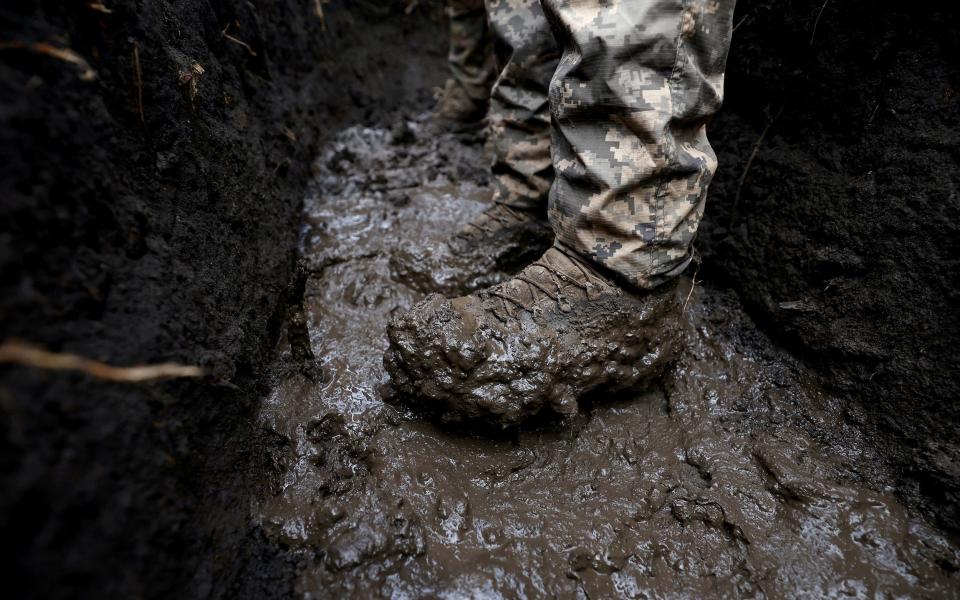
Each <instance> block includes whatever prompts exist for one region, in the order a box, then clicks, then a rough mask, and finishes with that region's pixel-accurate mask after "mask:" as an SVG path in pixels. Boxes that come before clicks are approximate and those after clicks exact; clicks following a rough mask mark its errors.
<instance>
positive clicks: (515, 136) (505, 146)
mask: <svg viewBox="0 0 960 600" xmlns="http://www.w3.org/2000/svg"><path fill="white" fill-rule="evenodd" d="M487 14H488V15H489V18H490V28H491V31H492V33H493V37H494V50H495V53H496V56H497V63H498V65H499V66H500V68H501V72H500V76H499V77H498V79H497V82H496V84H495V85H494V87H493V92H492V94H491V97H490V112H489V115H488V117H489V121H490V136H491V142H492V146H493V153H494V159H493V167H492V171H493V176H494V190H495V191H494V200H495V201H497V202H500V203H502V204H506V205H508V206H512V207H514V208H520V209H527V210H543V211H546V205H547V196H548V193H549V191H550V184H551V182H552V181H553V163H552V161H551V158H550V100H549V85H550V78H551V77H553V74H554V72H555V71H556V68H557V63H558V61H559V60H560V49H559V47H558V46H557V43H556V40H555V39H554V37H553V32H552V31H551V29H550V24H549V23H548V22H547V19H546V17H545V16H544V14H543V9H542V8H541V6H540V2H539V0H487Z"/></svg>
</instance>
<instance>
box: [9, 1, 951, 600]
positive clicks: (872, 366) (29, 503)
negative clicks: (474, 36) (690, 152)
mask: <svg viewBox="0 0 960 600" xmlns="http://www.w3.org/2000/svg"><path fill="white" fill-rule="evenodd" d="M958 10H960V4H957V3H942V5H937V6H920V5H916V4H911V3H902V2H892V1H888V2H877V1H875V0H848V1H847V2H843V3H839V2H829V3H828V2H824V1H823V0H740V1H739V2H738V5H737V15H736V22H737V30H736V33H735V35H734V45H733V49H732V52H731V60H730V62H729V64H728V67H729V70H728V78H727V88H728V90H727V91H728V94H727V100H726V103H725V107H724V109H723V111H722V112H721V114H720V115H719V116H718V118H717V120H716V121H715V122H714V123H713V124H712V125H711V130H710V135H711V138H712V140H713V141H714V145H715V148H716V149H717V154H718V158H719V161H720V165H721V167H720V171H719V172H718V174H717V177H716V179H715V180H714V182H713V184H712V188H711V197H710V201H709V202H710V204H709V208H708V211H707V215H706V219H705V221H704V223H703V227H702V229H701V232H700V240H699V243H700V245H701V251H702V252H703V255H704V258H705V260H704V264H703V268H702V270H701V272H700V273H699V275H698V278H699V279H703V280H704V281H703V282H701V283H700V284H698V285H697V286H696V287H695V289H694V292H693V294H692V295H691V296H690V300H689V302H688V304H687V309H686V312H685V333H684V335H685V340H686V351H685V353H684V354H683V355H682V356H681V358H680V359H679V361H678V362H677V363H676V365H675V366H674V367H673V368H672V369H671V370H670V372H669V373H668V374H667V376H666V377H665V378H664V380H663V381H662V383H661V384H660V385H658V386H657V387H656V388H654V389H651V390H648V391H647V392H646V393H644V394H639V395H636V396H635V397H620V398H594V399H592V401H591V402H588V403H585V404H584V406H583V411H582V413H581V414H580V415H579V416H578V417H577V418H575V419H573V420H572V421H570V422H568V423H562V424H554V425H551V426H541V427H539V428H530V429H526V430H521V431H518V432H515V433H512V434H510V435H501V436H494V437H491V436H483V435H479V434H476V435H471V434H470V432H465V431H460V432H454V431H450V430H447V429H444V428H441V427H438V426H436V425H435V424H434V423H432V422H431V421H429V420H424V419H421V418H419V417H418V416H417V415H416V414H414V413H412V412H408V411H407V410H406V409H403V408H397V407H393V406H387V405H385V404H384V403H383V402H382V401H381V396H380V392H379V388H380V386H381V384H382V383H383V382H384V377H385V375H384V372H383V369H382V366H381V355H382V351H383V349H384V344H385V340H384V325H385V322H386V319H387V318H388V316H389V315H390V314H391V312H392V311H394V310H397V309H402V308H404V307H407V306H409V305H410V304H411V303H413V302H415V301H416V299H417V297H416V295H415V294H414V293H413V292H411V291H410V290H409V289H407V288H406V287H405V286H404V285H403V282H395V281H393V280H392V279H391V277H390V274H389V272H388V270H387V268H386V262H387V255H388V254H389V253H390V251H391V249H392V248H393V247H394V245H395V244H396V243H397V242H398V240H401V239H411V238H413V239H419V238H423V237H426V236H430V235H435V234H442V233H444V232H448V231H451V230H452V229H453V228H455V227H456V226H457V225H458V224H459V223H461V222H462V221H463V220H464V219H465V218H467V217H468V216H469V215H470V214H472V213H473V212H475V211H479V210H481V209H482V208H483V206H484V204H483V202H484V201H485V199H486V190H485V188H484V184H485V182H486V179H487V173H486V158H485V156H484V148H483V140H482V138H478V137H476V136H469V135H466V136H464V135H461V136H455V135H433V134H430V133H428V132H426V130H425V127H426V123H427V116H426V112H425V111H427V110H428V109H429V107H430V92H431V87H432V86H435V85H439V84H441V83H442V82H443V79H444V77H445V76H446V72H445V66H444V56H443V54H444V52H445V46H446V34H445V33H444V27H445V23H444V19H443V2H441V1H440V0H419V1H418V0H403V2H399V1H398V2H386V1H384V0H330V1H329V2H327V1H326V0H324V1H323V2H313V1H312V0H308V1H304V0H276V1H273V2H261V3H257V2H248V1H246V0H211V1H209V2H207V1H199V0H156V1H154V2H146V3H144V2H138V1H135V0H109V1H106V2H74V3H63V2H51V1H42V2H25V1H22V0H14V1H11V2H8V3H5V4H4V5H3V6H2V7H0V30H2V35H0V38H2V39H0V139H2V140H3V143H2V144H0V156H2V157H3V159H2V160H0V292H2V293H0V339H2V340H8V339H14V338H20V339H24V340H27V341H29V342H32V343H35V344H38V345H41V346H44V347H46V348H48V349H49V350H51V351H54V352H64V353H70V354H78V355H81V356H85V357H89V358H93V359H97V360H102V361H104V362H107V363H110V364H115V365H134V364H141V363H143V364H150V363H163V362H168V361H174V362H179V363H183V364H189V365H198V366H201V367H203V368H204V369H205V370H206V371H207V373H208V377H207V378H205V379H203V380H196V381H171V382H157V383H152V384H143V385H135V386H131V385H120V384H115V383H111V382H105V381H100V380H98V379H96V378H90V377H86V376H84V375H81V374H76V373H51V372H46V371H43V370H39V369H31V368H27V367H22V366H16V365H6V364H5V365H2V366H0V488H2V489H3V494H0V531H2V532H3V541H4V550H5V552H4V554H5V556H7V557H9V559H8V560H4V561H0V572H2V573H3V575H5V579H7V580H8V581H10V582H12V584H11V586H10V587H11V589H12V590H13V591H12V592H11V594H12V595H13V596H16V597H23V598H76V597H135V598H141V597H142V598H169V597H183V598H224V597H226V598H277V597H290V596H295V597H307V598H323V597H334V598H336V597H355V598H367V597H396V598H404V597H441V598H462V597H475V598H496V597H508V598H513V597H524V596H526V597H564V598H565V597H594V598H596V597H619V598H632V597H638V598H642V597H646V598H650V597H683V598H702V597H768V598H780V597H784V598H793V597H844V596H851V597H863V598H870V597H911V598H913V597H919V598H941V597H945V598H952V597H958V591H957V590H960V582H958V578H960V558H958V550H957V548H958V545H957V534H958V532H960V512H958V510H960V471H958V465H960V443H958V437H957V435H956V425H957V422H958V420H960V403H958V402H956V401H955V397H956V389H957V374H958V373H960V350H958V349H960V323H958V318H960V317H958V316H960V312H958V311H956V310H955V304H956V302H957V298H960V295H958V290H960V278H958V275H957V274H958V273H960V271H958V269H957V268H956V263H957V258H956V257H957V256H960V246H958V240H960V235H958V231H957V228H958V226H960V194H958V192H957V190H960V168H958V163H960V155H958V153H957V150H956V149H957V148H960V93H958V92H957V90H960V63H958V61H957V60H956V56H958V55H960V36H956V35H955V31H954V29H955V23H956V22H957V16H958V15H957V11H958ZM321 15H322V16H321ZM226 33H229V35H230V37H226V36H225V35H224V34H226ZM814 33H815V35H814ZM231 38H233V39H231ZM237 41H240V42H243V43H242V44H240V43H237ZM43 48H47V49H48V50H47V51H40V49H43ZM49 48H54V49H59V50H60V51H61V52H60V53H56V52H54V53H50V52H49ZM66 51H68V52H67V53H66V54H64V52H66ZM74 55H76V56H79V57H81V58H83V59H84V60H85V61H86V63H87V64H88V65H89V67H90V69H92V70H93V71H95V74H96V77H94V78H91V77H90V76H89V73H88V72H86V69H78V68H77V65H76V64H74V63H72V62H70V61H65V60H61V59H60V58H58V56H59V57H63V56H71V57H72V56H74ZM195 65H199V66H202V68H203V73H202V74H200V73H199V71H198V70H197V69H196V68H195ZM191 73H192V74H191ZM184 77H186V79H184ZM194 84H195V85H194ZM314 158H316V161H315V162H314V163H313V164H314V167H313V169H312V171H311V169H310V168H309V167H310V164H311V162H312V161H313V159H314ZM308 180H309V181H310V184H309V189H308V193H307V195H306V198H304V194H303V189H304V185H305V183H306V182H307V181H308ZM301 201H302V211H301ZM301 212H302V214H300V213H301ZM298 234H299V238H298ZM298 239H299V244H298V242H297V241H298ZM294 254H299V255H300V259H301V262H302V264H303V272H304V274H305V280H304V282H303V283H304V286H303V292H302V293H300V290H299V286H296V285H295V286H290V285H289V282H290V280H291V279H293V277H292V276H291V275H292V272H293V261H292V260H291V259H292V257H293V255H294ZM301 297H302V300H303V306H302V311H301V310H300V309H299V307H296V306H295V310H293V311H292V312H291V314H290V315H289V316H290V317H291V318H289V319H287V323H288V324H289V325H290V326H292V329H291V330H289V331H287V330H286V329H284V327H283V323H284V318H283V316H284V308H285V304H286V302H285V300H287V299H289V298H292V299H293V300H294V304H295V305H296V304H297V303H298V301H299V300H300V298H301ZM301 316H302V317H303V319H302V320H300V317H301ZM304 334H306V340H305V336H304ZM278 336H279V338H280V339H279V342H278V341H277V338H278ZM305 342H306V343H308V344H309V345H310V346H311V347H312V351H313V354H314V356H315V357H316V360H315V363H310V362H306V363H305V362H304V361H303V360H301V358H300V357H301V356H302V354H303V351H304V348H305ZM18 588H19V589H18Z"/></svg>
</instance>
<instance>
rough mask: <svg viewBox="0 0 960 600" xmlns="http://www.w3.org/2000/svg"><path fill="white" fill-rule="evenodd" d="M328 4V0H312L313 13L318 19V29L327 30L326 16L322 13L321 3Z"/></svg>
mask: <svg viewBox="0 0 960 600" xmlns="http://www.w3.org/2000/svg"><path fill="white" fill-rule="evenodd" d="M324 4H330V0H313V14H315V15H317V18H318V19H320V29H322V30H324V31H326V30H327V18H326V17H325V16H324V14H323V5H324Z"/></svg>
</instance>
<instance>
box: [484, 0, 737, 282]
mask: <svg viewBox="0 0 960 600" xmlns="http://www.w3.org/2000/svg"><path fill="white" fill-rule="evenodd" d="M734 5H735V2H734V1H733V0H542V1H538V0H488V1H487V10H488V12H489V14H490V21H491V28H492V30H493V33H494V36H495V42H494V43H495V47H496V48H497V54H498V58H501V59H502V58H503V57H505V58H506V59H507V62H506V63H505V66H504V70H503V72H502V74H501V76H500V78H499V79H498V81H497V84H496V86H495V88H494V91H493V96H492V103H491V121H492V123H493V130H492V133H493V135H494V136H495V139H494V146H495V148H496V159H495V163H494V175H495V176H496V184H497V185H496V186H497V199H498V200H500V201H501V202H504V203H507V204H511V205H520V206H530V205H532V204H535V203H536V202H537V201H539V200H540V199H541V198H542V194H544V193H545V191H546V189H547V188H548V187H549V186H550V181H551V180H552V179H553V178H554V173H555V174H556V175H555V177H556V179H555V181H554V182H553V185H552V188H551V189H550V204H549V213H550V219H551V222H552V224H553V228H554V232H555V233H556V235H557V239H558V241H559V242H560V243H562V244H564V245H566V246H567V247H569V248H571V249H573V250H575V251H576V252H578V253H580V254H581V255H583V256H586V257H589V258H591V259H592V260H594V261H596V262H598V263H600V264H602V265H604V266H605V267H607V268H608V269H610V270H611V271H613V272H615V273H617V274H619V275H620V276H622V277H623V278H625V279H626V280H627V281H628V282H630V283H631V284H633V285H635V286H638V287H642V288H650V287H654V286H656V285H658V284H660V283H662V282H663V281H666V280H668V279H670V278H672V277H673V276H675V275H677V274H679V273H680V272H681V271H682V270H683V269H684V268H685V267H686V266H687V264H689V262H690V260H691V252H692V250H691V246H692V243H693V240H694V237H695V236H696V232H697V228H698V226H699V223H700V219H701V217H702V215H703V209H704V202H705V199H706V193H707V187H708V186H709V184H710V180H711V178H712V177H713V174H714V172H715V171H716V168H717V161H716V156H715V154H714V153H713V150H712V149H711V147H710V144H709V142H708V141H707V136H706V123H707V121H708V120H709V118H710V117H711V116H712V115H713V114H714V113H716V111H717V110H718V109H719V108H720V104H721V100H722V97H723V71H724V66H725V63H726V57H727V51H728V48H729V45H730V35H731V21H732V17H733V9H734ZM551 28H552V30H551ZM558 43H559V46H560V47H561V48H562V49H563V53H562V57H561V58H560V59H559V64H558V63H557V58H558V57H557V44H558ZM551 77H552V79H551ZM544 86H548V91H545V89H544ZM547 106H549V109H550V111H551V112H552V117H553V131H552V154H553V156H552V167H553V168H552V169H551V168H550V165H548V163H547V159H548V157H549V156H550V152H549V150H550V144H549V143H548V140H547V137H546V133H545V131H546V123H547V120H548V117H547V114H546V112H545V111H546V107H547Z"/></svg>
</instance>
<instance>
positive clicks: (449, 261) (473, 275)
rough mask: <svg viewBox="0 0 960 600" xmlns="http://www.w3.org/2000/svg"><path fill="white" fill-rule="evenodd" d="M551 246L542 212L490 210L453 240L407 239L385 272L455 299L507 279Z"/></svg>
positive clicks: (496, 207)
mask: <svg viewBox="0 0 960 600" xmlns="http://www.w3.org/2000/svg"><path fill="white" fill-rule="evenodd" d="M552 243H553V231H552V230H551V229H550V224H549V223H548V222H547V215H546V213H543V214H537V213H536V212H533V211H519V210H515V209H512V208H508V207H505V206H503V205H493V206H490V207H489V208H488V209H487V210H486V211H484V213H483V214H481V215H480V216H478V217H477V218H476V219H473V220H471V221H469V222H468V223H466V224H464V225H463V226H461V228H460V229H459V230H458V231H456V232H454V233H453V234H452V235H447V236H444V237H441V238H438V239H431V240H407V241H406V242H404V243H403V244H402V245H401V246H400V247H399V248H397V249H396V250H394V251H393V252H392V254H391V257H390V269H391V272H392V274H393V278H394V280H396V281H402V282H403V283H404V285H407V286H409V287H411V288H413V289H414V290H417V291H419V292H424V293H430V292H436V293H438V294H443V295H444V296H448V297H455V296H459V295H462V294H467V293H470V292H472V291H474V290H479V289H482V288H485V287H490V286H492V285H495V284H497V283H500V282H502V281H504V280H506V279H509V276H510V275H513V274H515V273H517V272H518V271H520V269H522V268H524V267H525V266H527V265H528V264H530V263H531V262H533V261H534V260H536V259H537V258H539V257H540V255H541V254H543V253H544V252H545V251H546V250H547V248H549V247H550V245H551V244H552Z"/></svg>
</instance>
